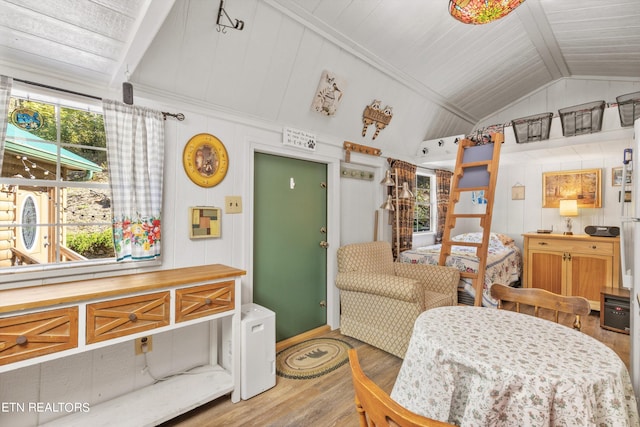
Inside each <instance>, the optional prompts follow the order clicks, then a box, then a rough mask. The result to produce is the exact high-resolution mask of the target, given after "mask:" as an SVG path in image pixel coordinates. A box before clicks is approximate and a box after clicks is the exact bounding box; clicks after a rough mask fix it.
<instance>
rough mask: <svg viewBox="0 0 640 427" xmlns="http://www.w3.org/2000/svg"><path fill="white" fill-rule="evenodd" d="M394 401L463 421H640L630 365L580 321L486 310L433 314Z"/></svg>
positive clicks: (414, 345)
mask: <svg viewBox="0 0 640 427" xmlns="http://www.w3.org/2000/svg"><path fill="white" fill-rule="evenodd" d="M391 397H392V399H393V400H395V401H396V402H398V403H399V404H400V405H402V406H404V407H405V408H407V409H409V410H410V411H412V412H415V413H417V414H420V415H423V416H426V417H429V418H433V419H436V420H439V421H445V422H449V423H451V424H455V425H459V426H518V427H523V426H615V427H622V426H633V427H637V426H640V418H639V417H638V406H637V401H636V398H635V395H634V390H633V386H632V383H631V378H630V375H629V372H628V370H627V367H626V365H625V364H624V362H623V361H622V360H621V359H620V357H619V356H618V355H617V354H616V353H615V352H614V351H613V350H611V349H610V348H609V347H607V346H606V345H604V344H603V343H601V342H600V341H598V340H596V339H594V338H593V337H591V336H589V335H586V334H585V333H583V332H580V331H578V330H574V329H572V328H571V327H568V326H565V325H562V324H558V323H555V322H552V321H549V320H546V319H543V318H538V317H535V316H532V315H529V314H523V313H518V312H514V311H509V310H501V309H496V308H487V307H474V306H451V307H439V308H434V309H430V310H427V311H425V312H424V313H422V314H421V315H420V316H419V317H418V318H417V319H416V322H415V326H414V329H413V333H412V336H411V340H410V342H409V348H408V350H407V353H406V355H405V358H404V360H403V363H402V366H401V368H400V371H399V373H398V377H397V379H396V382H395V384H394V386H393V389H392V391H391Z"/></svg>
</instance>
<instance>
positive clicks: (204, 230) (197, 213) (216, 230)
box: [189, 206, 221, 239]
mask: <svg viewBox="0 0 640 427" xmlns="http://www.w3.org/2000/svg"><path fill="white" fill-rule="evenodd" d="M220 223H221V217H220V208H216V207H213V206H193V207H190V208H189V237H190V238H191V239H204V238H207V237H220Z"/></svg>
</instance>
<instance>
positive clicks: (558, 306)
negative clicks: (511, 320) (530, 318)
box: [491, 283, 591, 330]
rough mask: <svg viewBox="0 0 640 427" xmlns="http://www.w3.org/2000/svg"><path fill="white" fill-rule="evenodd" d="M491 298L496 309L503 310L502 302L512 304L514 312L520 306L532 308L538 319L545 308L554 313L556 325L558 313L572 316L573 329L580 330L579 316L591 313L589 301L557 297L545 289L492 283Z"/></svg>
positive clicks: (570, 297) (579, 298)
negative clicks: (573, 317) (496, 303)
mask: <svg viewBox="0 0 640 427" xmlns="http://www.w3.org/2000/svg"><path fill="white" fill-rule="evenodd" d="M491 296H492V297H493V298H495V299H497V300H498V308H503V305H502V303H503V301H509V302H514V303H515V305H516V311H517V312H518V313H519V312H520V304H524V305H528V306H533V307H534V312H533V314H534V316H536V317H538V315H539V309H540V308H545V309H548V310H553V311H554V312H555V321H556V323H558V315H559V313H561V312H562V313H568V314H573V315H574V316H575V319H574V321H573V328H574V329H577V330H580V328H581V327H582V324H581V323H580V316H587V315H589V313H591V306H590V305H589V301H588V300H587V299H586V298H583V297H572V296H565V295H558V294H556V293H553V292H549V291H547V290H545V289H538V288H512V287H509V286H505V285H501V284H499V283H494V284H493V285H491Z"/></svg>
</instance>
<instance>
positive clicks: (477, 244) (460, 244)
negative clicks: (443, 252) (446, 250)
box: [443, 241, 482, 248]
mask: <svg viewBox="0 0 640 427" xmlns="http://www.w3.org/2000/svg"><path fill="white" fill-rule="evenodd" d="M445 244H447V243H443V245H445ZM448 244H449V245H451V246H470V247H473V248H479V247H480V246H482V243H476V242H453V241H449V243H448Z"/></svg>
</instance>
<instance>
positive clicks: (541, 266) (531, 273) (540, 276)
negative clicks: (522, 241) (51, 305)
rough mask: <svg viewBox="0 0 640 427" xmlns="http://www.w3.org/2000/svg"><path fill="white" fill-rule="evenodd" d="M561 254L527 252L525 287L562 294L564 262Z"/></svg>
mask: <svg viewBox="0 0 640 427" xmlns="http://www.w3.org/2000/svg"><path fill="white" fill-rule="evenodd" d="M562 256H563V253H562V252H548V251H536V250H529V259H528V264H529V267H528V268H527V287H529V288H541V289H546V290H547V291H550V292H554V293H556V294H562V279H563V278H564V276H565V271H564V268H565V262H563V259H562Z"/></svg>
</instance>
